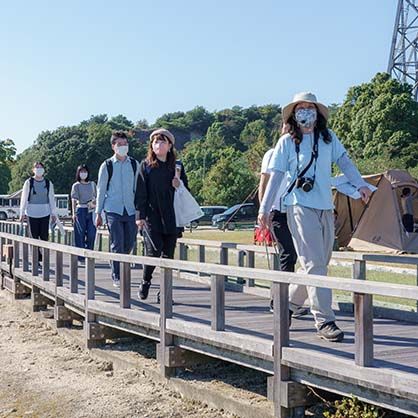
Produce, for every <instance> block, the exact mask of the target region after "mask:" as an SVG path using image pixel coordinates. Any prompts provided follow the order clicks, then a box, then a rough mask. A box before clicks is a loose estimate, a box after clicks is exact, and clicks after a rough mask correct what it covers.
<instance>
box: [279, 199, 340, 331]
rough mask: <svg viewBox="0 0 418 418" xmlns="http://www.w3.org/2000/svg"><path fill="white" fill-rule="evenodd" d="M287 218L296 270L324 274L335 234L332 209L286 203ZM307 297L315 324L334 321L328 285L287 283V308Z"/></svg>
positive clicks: (296, 304) (325, 273)
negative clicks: (297, 261)
mask: <svg viewBox="0 0 418 418" xmlns="http://www.w3.org/2000/svg"><path fill="white" fill-rule="evenodd" d="M287 222H288V225H289V229H290V232H291V233H292V238H293V243H294V244H295V249H296V252H297V254H298V258H299V263H300V265H301V268H300V269H299V270H298V272H300V273H307V274H318V275H321V276H326V275H327V272H328V264H329V261H330V260H331V255H332V247H333V244H334V235H335V232H334V214H333V211H332V210H320V209H313V208H308V207H306V206H288V208H287ZM307 298H309V303H310V307H311V312H312V314H313V316H314V318H315V325H316V327H317V328H319V327H320V326H321V325H322V324H325V323H327V322H331V321H335V315H334V312H333V310H332V309H331V304H332V290H331V289H325V288H321V287H311V286H302V285H290V286H289V301H290V309H292V310H296V309H297V308H298V307H299V306H301V305H303V303H304V302H305V300H306V299H307Z"/></svg>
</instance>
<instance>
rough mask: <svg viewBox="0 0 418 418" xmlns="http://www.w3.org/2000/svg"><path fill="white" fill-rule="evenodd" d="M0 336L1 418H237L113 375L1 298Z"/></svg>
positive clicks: (146, 382) (138, 379)
mask: <svg viewBox="0 0 418 418" xmlns="http://www.w3.org/2000/svg"><path fill="white" fill-rule="evenodd" d="M0 336H1V338H0V353H1V354H0V362H1V363H0V417H54V418H56V417H60V418H66V417H72V418H73V417H112V418H113V417H115V418H117V417H141V418H146V417H150V418H151V417H182V418H183V417H185V418H187V417H193V418H196V417H204V418H215V417H232V415H230V414H228V413H226V412H222V411H217V410H213V409H210V408H208V407H207V406H205V405H202V404H199V403H195V402H191V401H187V400H185V399H182V398H181V396H180V395H179V394H177V393H175V392H173V391H171V390H169V389H168V388H167V387H166V386H165V385H164V384H159V383H155V382H153V381H151V380H150V379H149V378H147V377H146V376H144V375H142V374H141V373H140V372H138V371H135V370H123V371H122V370H115V371H113V370H112V365H111V364H109V363H106V362H100V361H97V360H95V359H93V358H92V357H90V355H89V353H88V352H87V351H84V350H82V349H81V348H80V347H79V346H77V345H76V344H74V343H73V342H70V341H69V340H67V339H66V338H65V337H64V336H61V335H58V334H57V332H56V331H55V330H53V329H51V328H49V327H48V326H47V325H45V324H43V323H41V322H40V321H38V320H36V318H34V317H32V316H30V315H28V314H25V313H23V312H22V311H21V310H19V309H17V308H16V306H14V305H13V304H12V303H11V302H9V301H7V300H5V299H4V297H1V296H0ZM144 361H147V360H146V359H144Z"/></svg>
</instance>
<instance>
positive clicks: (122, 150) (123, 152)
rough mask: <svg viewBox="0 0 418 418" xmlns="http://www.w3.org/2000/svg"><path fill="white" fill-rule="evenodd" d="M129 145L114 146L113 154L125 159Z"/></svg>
mask: <svg viewBox="0 0 418 418" xmlns="http://www.w3.org/2000/svg"><path fill="white" fill-rule="evenodd" d="M128 151H129V145H119V146H118V145H116V147H115V152H116V154H118V155H119V156H121V157H126V156H127V155H128Z"/></svg>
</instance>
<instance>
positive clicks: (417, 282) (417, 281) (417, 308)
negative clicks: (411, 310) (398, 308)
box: [415, 264, 418, 312]
mask: <svg viewBox="0 0 418 418" xmlns="http://www.w3.org/2000/svg"><path fill="white" fill-rule="evenodd" d="M416 284H417V286H418V264H417V280H416ZM416 303H417V304H416V307H415V308H416V310H417V312H418V300H417V302H416Z"/></svg>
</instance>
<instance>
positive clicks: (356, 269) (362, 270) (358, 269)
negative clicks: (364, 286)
mask: <svg viewBox="0 0 418 418" xmlns="http://www.w3.org/2000/svg"><path fill="white" fill-rule="evenodd" d="M353 279H354V280H366V262H365V261H364V260H354V261H353Z"/></svg>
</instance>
